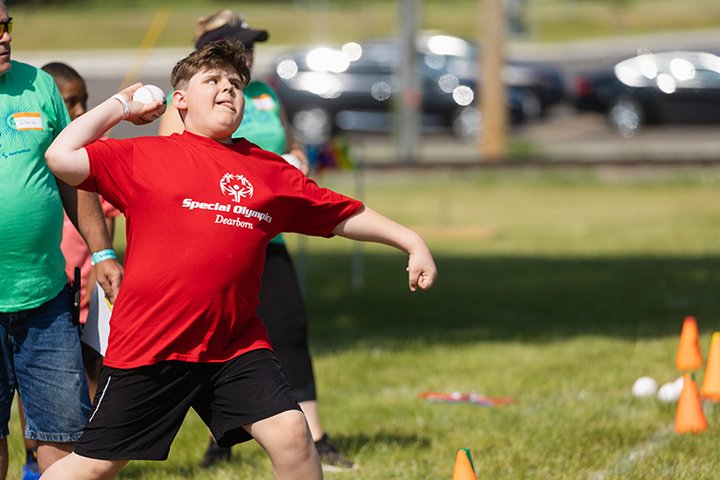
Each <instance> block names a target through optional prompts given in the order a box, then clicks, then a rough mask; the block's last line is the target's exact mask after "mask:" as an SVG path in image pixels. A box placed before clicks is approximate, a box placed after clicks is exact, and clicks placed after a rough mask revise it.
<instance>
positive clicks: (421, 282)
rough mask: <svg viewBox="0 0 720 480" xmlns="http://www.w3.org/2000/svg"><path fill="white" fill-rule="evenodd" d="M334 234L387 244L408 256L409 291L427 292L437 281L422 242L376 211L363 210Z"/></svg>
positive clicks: (337, 227)
mask: <svg viewBox="0 0 720 480" xmlns="http://www.w3.org/2000/svg"><path fill="white" fill-rule="evenodd" d="M333 233H334V234H335V235H340V236H341V237H346V238H350V239H352V240H360V241H365V242H376V243H383V244H385V245H390V246H391V247H395V248H397V249H399V250H402V251H403V252H405V253H407V254H408V256H409V258H408V267H407V271H408V275H409V279H408V280H409V285H410V290H412V291H413V292H414V291H415V290H417V289H418V288H420V289H422V290H427V289H429V288H430V287H432V285H433V283H434V282H435V279H436V278H437V268H436V267H435V261H434V260H433V257H432V254H431V253H430V250H429V249H428V247H427V245H426V244H425V241H424V240H423V239H422V237H421V236H420V235H418V234H417V233H416V232H415V231H413V230H411V229H409V228H407V227H405V226H403V225H400V224H399V223H397V222H395V221H393V220H390V219H389V218H387V217H386V216H384V215H382V214H380V213H378V212H377V211H375V210H373V209H371V208H368V207H363V208H362V209H361V210H360V211H359V212H358V213H356V214H355V215H353V216H352V217H349V218H347V219H345V220H344V221H342V222H341V223H340V224H338V225H337V226H336V227H335V229H334V230H333Z"/></svg>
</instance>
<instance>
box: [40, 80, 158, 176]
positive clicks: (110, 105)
mask: <svg viewBox="0 0 720 480" xmlns="http://www.w3.org/2000/svg"><path fill="white" fill-rule="evenodd" d="M141 86H142V84H141V83H136V84H134V85H131V86H129V87H128V88H126V89H124V90H122V91H121V92H120V93H118V94H117V95H113V96H112V97H110V98H109V99H107V100H105V101H104V102H103V103H101V104H100V105H98V106H97V107H95V108H93V109H92V110H90V111H89V112H87V113H86V114H84V115H81V116H79V117H78V118H76V119H75V120H73V121H72V122H70V125H68V126H67V127H66V128H65V129H64V130H63V131H62V132H60V134H59V135H58V136H57V138H56V139H55V141H54V142H53V143H52V144H51V145H50V147H49V148H48V149H47V151H46V152H45V160H47V163H48V166H49V167H50V170H52V172H53V173H54V174H55V176H57V177H58V178H59V179H60V180H62V181H64V182H66V183H68V184H70V185H73V186H75V185H78V184H80V183H82V182H83V180H85V179H86V178H87V177H88V175H89V174H90V163H89V161H88V155H87V151H86V150H85V148H83V147H85V145H88V144H89V143H91V142H94V141H95V140H97V139H98V138H100V137H101V136H103V135H104V134H105V132H107V131H108V130H109V129H110V128H112V127H114V126H115V125H117V124H118V123H120V121H121V120H128V121H130V122H132V123H134V124H135V125H144V124H146V123H150V122H152V121H153V120H154V119H155V118H158V117H159V116H160V115H162V112H163V111H164V109H165V107H164V103H162V102H155V103H148V104H144V103H140V102H136V101H134V100H132V96H133V93H135V90H137V89H138V88H140V87H141ZM123 100H124V101H123Z"/></svg>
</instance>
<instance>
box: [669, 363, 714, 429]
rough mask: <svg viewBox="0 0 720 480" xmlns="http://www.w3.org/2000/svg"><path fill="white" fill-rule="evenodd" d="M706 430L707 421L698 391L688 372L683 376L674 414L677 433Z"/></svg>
mask: <svg viewBox="0 0 720 480" xmlns="http://www.w3.org/2000/svg"><path fill="white" fill-rule="evenodd" d="M705 430H707V421H706V420H705V414H704V413H703V410H702V402H701V401H700V392H698V388H697V385H696V384H695V380H693V378H692V376H691V375H690V374H689V373H686V374H685V375H684V376H683V388H682V392H681V393H680V399H679V400H678V406H677V413H676V414H675V431H676V432H677V433H698V432H704V431H705Z"/></svg>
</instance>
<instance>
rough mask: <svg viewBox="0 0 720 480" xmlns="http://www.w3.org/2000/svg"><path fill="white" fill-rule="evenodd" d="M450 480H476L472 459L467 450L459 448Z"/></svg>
mask: <svg viewBox="0 0 720 480" xmlns="http://www.w3.org/2000/svg"><path fill="white" fill-rule="evenodd" d="M452 480H477V477H476V476H475V466H474V465H473V461H472V457H470V450H468V449H467V448H461V449H460V450H458V451H457V455H455V468H454V469H453V476H452Z"/></svg>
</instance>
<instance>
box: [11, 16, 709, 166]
mask: <svg viewBox="0 0 720 480" xmlns="http://www.w3.org/2000/svg"><path fill="white" fill-rule="evenodd" d="M293 48H295V47H291V46H270V45H263V46H262V48H258V50H257V52H256V57H255V67H254V68H255V71H254V72H253V73H254V74H255V75H258V76H262V75H263V74H264V73H265V72H267V71H268V70H269V69H270V68H272V65H273V60H274V59H275V58H277V57H278V56H279V55H281V54H282V53H283V52H285V51H287V50H291V49H293ZM641 48H643V49H648V50H650V51H667V50H682V49H690V50H695V49H697V50H705V51H710V52H715V53H717V52H718V50H720V30H704V31H697V32H679V33H668V34H653V35H642V36H632V37H621V38H612V39H599V40H589V41H582V42H572V43H563V44H537V43H531V42H512V43H511V44H510V45H509V46H508V56H509V57H511V58H513V59H517V60H528V61H542V62H548V63H552V64H554V65H556V66H557V67H559V68H560V69H561V70H562V71H563V73H565V75H566V77H567V79H568V82H569V83H571V82H572V81H573V78H574V77H575V75H577V74H578V73H581V72H583V71H593V70H597V69H600V68H604V67H609V66H611V65H613V64H614V63H615V62H616V61H618V60H620V59H623V58H626V57H629V56H632V55H634V54H636V53H637V51H638V49H641ZM189 52H190V48H189V47H188V48H187V49H157V50H152V51H149V52H141V51H128V50H111V51H93V50H90V51H70V52H27V53H24V52H17V51H16V52H13V57H14V58H15V59H17V60H21V61H25V62H27V63H31V64H33V65H36V66H38V67H40V66H42V65H44V64H45V63H47V62H49V61H64V62H67V63H68V64H70V65H72V66H73V67H75V68H76V69H77V70H78V71H79V72H80V74H81V75H83V76H84V77H85V78H86V79H87V80H88V84H89V85H88V87H89V92H90V105H91V106H93V105H96V104H97V103H99V102H100V101H102V100H104V99H106V98H108V97H109V96H110V95H112V94H113V93H116V92H117V90H118V89H119V88H120V85H121V84H122V83H123V81H124V80H125V79H128V78H127V77H128V75H129V73H128V72H130V76H131V77H136V78H129V79H128V80H133V81H135V80H139V81H142V82H143V83H152V84H155V85H158V86H160V87H161V88H163V90H165V91H169V89H170V85H169V75H170V71H171V70H172V67H173V65H174V64H175V62H177V61H178V60H179V59H180V58H182V57H183V56H185V55H186V54H188V53H189ZM133 72H135V73H134V74H133ZM156 133H157V124H151V125H147V126H143V127H136V126H134V125H131V124H129V123H127V122H123V123H121V124H120V125H118V126H117V127H116V128H115V129H114V130H113V132H112V136H113V137H116V138H122V137H127V136H138V135H154V134H156ZM718 133H720V125H692V126H686V125H683V126H668V125H662V126H651V127H647V128H645V129H644V130H643V131H641V132H640V134H639V135H637V136H635V137H633V138H630V139H624V138H621V137H619V136H618V135H616V134H614V133H613V132H611V131H610V130H609V129H608V127H607V125H606V124H605V122H604V119H603V118H602V116H600V115H593V114H587V113H586V114H581V115H578V114H576V113H575V112H574V110H573V109H572V108H570V107H569V106H567V105H566V106H560V107H559V108H556V109H555V110H553V111H552V112H550V115H549V116H548V117H547V118H545V119H542V120H540V121H536V122H532V123H528V124H526V125H523V126H521V127H520V128H518V129H517V130H515V131H513V132H511V134H510V141H511V142H512V143H513V144H515V145H519V146H520V148H523V149H525V150H527V151H528V152H530V153H531V154H532V153H534V154H536V155H538V156H542V157H545V158H549V159H556V160H580V161H595V160H649V159H652V160H667V161H677V160H706V159H707V160H710V159H712V160H716V159H720V135H718ZM351 141H352V145H353V146H354V153H355V155H356V156H357V157H358V158H361V159H362V160H363V161H365V162H366V163H368V164H372V163H388V162H393V161H394V158H395V144H394V140H393V138H392V137H391V136H388V135H384V136H382V135H366V136H355V135H353V136H352V137H351ZM417 155H418V156H417V160H416V161H417V162H418V163H423V164H435V163H442V162H457V163H463V162H474V161H477V160H478V158H479V155H478V150H477V145H475V144H473V143H463V142H460V141H458V140H456V139H455V138H453V137H451V136H447V135H428V136H423V138H422V139H421V145H420V148H418V154H417Z"/></svg>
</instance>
